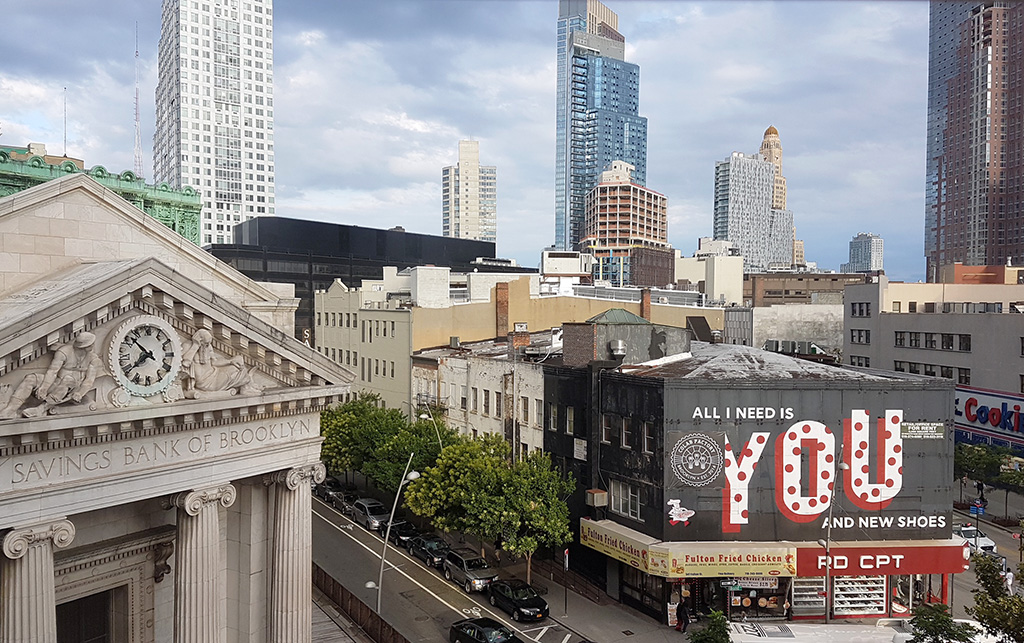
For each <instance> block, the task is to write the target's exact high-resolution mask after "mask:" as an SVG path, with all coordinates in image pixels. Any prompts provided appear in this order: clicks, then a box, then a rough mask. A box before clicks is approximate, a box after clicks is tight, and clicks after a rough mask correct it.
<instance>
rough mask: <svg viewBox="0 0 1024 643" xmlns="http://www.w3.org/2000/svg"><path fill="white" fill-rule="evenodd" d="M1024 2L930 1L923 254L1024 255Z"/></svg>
mask: <svg viewBox="0 0 1024 643" xmlns="http://www.w3.org/2000/svg"><path fill="white" fill-rule="evenodd" d="M1022 43H1024V4H1021V3H1017V2H993V1H987V2H979V1H974V2H932V4H931V16H930V21H929V57H928V144H927V146H928V157H927V159H926V173H927V176H926V183H925V257H926V259H927V268H926V274H927V278H928V281H936V280H937V277H938V274H939V270H940V268H941V267H942V266H944V265H949V264H952V263H954V262H962V263H964V264H966V265H1001V264H1004V263H1006V262H1007V261H1012V262H1014V263H1015V264H1018V265H1019V263H1020V262H1021V261H1022V260H1024V157H1022V154H1021V150H1022V149H1024V131H1022V128H1024V108H1022V106H1021V105H1022V102H1021V101H1022V100H1024V84H1022V83H1021V73H1022V72H1024V69H1022V67H1024V46H1022Z"/></svg>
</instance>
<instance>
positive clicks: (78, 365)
mask: <svg viewBox="0 0 1024 643" xmlns="http://www.w3.org/2000/svg"><path fill="white" fill-rule="evenodd" d="M95 344H96V336H95V335H93V334H92V333H88V332H82V333H79V334H78V335H76V336H75V338H74V339H73V340H71V341H70V342H68V343H67V344H64V345H63V346H61V347H60V348H58V349H57V350H55V351H54V353H53V359H52V360H51V361H50V366H49V368H47V369H46V373H45V374H44V375H40V374H39V373H30V374H29V375H26V376H25V378H24V379H23V380H21V384H19V385H18V387H17V388H16V389H14V393H12V394H11V397H10V399H9V400H8V402H7V405H6V406H5V407H4V408H3V409H0V419H4V420H6V419H10V418H14V417H17V416H18V411H19V410H21V414H22V415H24V416H25V417H38V416H40V415H45V414H46V413H58V412H71V411H78V410H95V408H96V405H95V402H94V400H95V395H91V396H90V393H93V391H94V390H95V386H94V385H95V382H96V377H97V376H99V375H101V374H102V373H103V361H102V360H101V359H100V358H99V356H98V355H97V354H96V347H95ZM33 394H34V396H35V398H36V399H38V400H39V401H40V402H41V403H40V404H37V405H35V406H29V407H27V408H25V409H24V410H22V407H23V406H25V404H26V402H28V400H29V397H30V396H32V395H33ZM87 396H88V397H91V398H92V400H87V399H86V398H87Z"/></svg>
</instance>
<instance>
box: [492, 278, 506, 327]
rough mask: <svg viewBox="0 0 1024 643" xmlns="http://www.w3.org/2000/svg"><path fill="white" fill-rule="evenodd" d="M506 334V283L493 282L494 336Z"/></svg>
mask: <svg viewBox="0 0 1024 643" xmlns="http://www.w3.org/2000/svg"><path fill="white" fill-rule="evenodd" d="M507 334H508V283H507V282H506V283H500V284H494V336H495V337H505V336H506V335H507Z"/></svg>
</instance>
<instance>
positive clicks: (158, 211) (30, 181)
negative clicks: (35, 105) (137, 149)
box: [0, 145, 202, 245]
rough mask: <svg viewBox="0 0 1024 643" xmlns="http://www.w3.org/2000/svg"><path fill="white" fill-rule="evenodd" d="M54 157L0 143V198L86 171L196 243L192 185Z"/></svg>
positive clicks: (197, 197) (196, 198)
mask: <svg viewBox="0 0 1024 643" xmlns="http://www.w3.org/2000/svg"><path fill="white" fill-rule="evenodd" d="M43 152H44V153H45V150H44V151H43ZM54 158H57V157H53V156H45V157H44V156H40V155H29V148H27V147H12V146H9V145H0V198H2V197H5V196H8V195H11V194H14V193H16V192H20V191H22V190H27V189H28V188H30V187H33V186H36V185H39V184H40V183H45V182H46V181H49V180H51V179H56V178H60V177H62V176H65V175H67V174H74V173H78V174H88V175H89V176H90V177H92V178H93V180H95V181H96V182H97V183H99V184H100V185H103V186H105V187H107V188H109V189H111V190H112V191H113V192H115V193H117V195H118V196H120V197H121V198H122V199H124V200H126V201H128V202H129V203H131V204H132V205H134V206H135V207H137V208H138V209H140V210H142V211H143V212H145V213H146V214H148V215H149V216H151V217H153V218H154V219H156V220H157V221H159V222H160V223H162V224H164V225H165V226H167V227H168V228H170V229H171V230H174V231H175V232H177V233H178V234H180V235H181V236H183V237H185V238H186V239H188V240H189V241H191V242H192V243H194V244H196V245H199V219H200V213H201V211H202V203H201V201H200V195H199V193H198V192H196V191H195V190H194V189H193V188H192V187H191V186H185V187H184V188H182V189H176V188H173V187H171V186H170V185H168V184H167V183H160V184H158V185H147V184H146V182H145V180H144V179H142V178H140V177H138V176H135V173H134V172H132V171H130V170H128V171H125V172H121V173H120V174H115V173H112V172H108V171H107V170H106V168H104V167H103V166H102V165H97V166H95V167H93V168H91V169H89V170H85V169H82V168H80V167H79V166H78V165H77V164H76V162H75V160H73V159H64V160H63V161H61V162H60V163H59V164H57V165H53V164H51V163H49V162H47V159H54Z"/></svg>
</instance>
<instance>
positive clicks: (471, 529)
mask: <svg viewBox="0 0 1024 643" xmlns="http://www.w3.org/2000/svg"><path fill="white" fill-rule="evenodd" d="M510 453H511V449H510V447H509V445H508V443H506V442H505V441H504V440H503V439H502V438H501V437H499V436H496V435H487V436H484V437H482V438H478V439H473V440H465V441H460V442H456V443H454V444H452V445H446V446H445V449H444V451H442V452H441V456H440V457H439V458H438V459H437V464H436V465H435V466H432V467H425V468H424V470H423V471H421V472H420V477H419V478H418V479H417V480H414V481H413V482H411V483H409V487H408V490H407V491H406V492H405V503H406V506H408V507H409V509H410V510H411V511H412V512H413V513H415V514H417V515H420V516H427V517H430V519H431V520H432V521H433V523H434V526H435V527H438V528H439V529H442V530H444V531H461V532H463V533H467V534H472V535H475V536H478V537H480V538H481V540H482V539H484V538H487V537H488V536H489V535H491V527H492V525H493V524H494V518H493V516H492V515H491V513H492V511H493V508H494V507H495V506H500V503H501V498H502V490H501V486H502V484H503V482H504V480H505V478H506V468H507V466H508V465H507V462H508V460H509V455H510Z"/></svg>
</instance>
